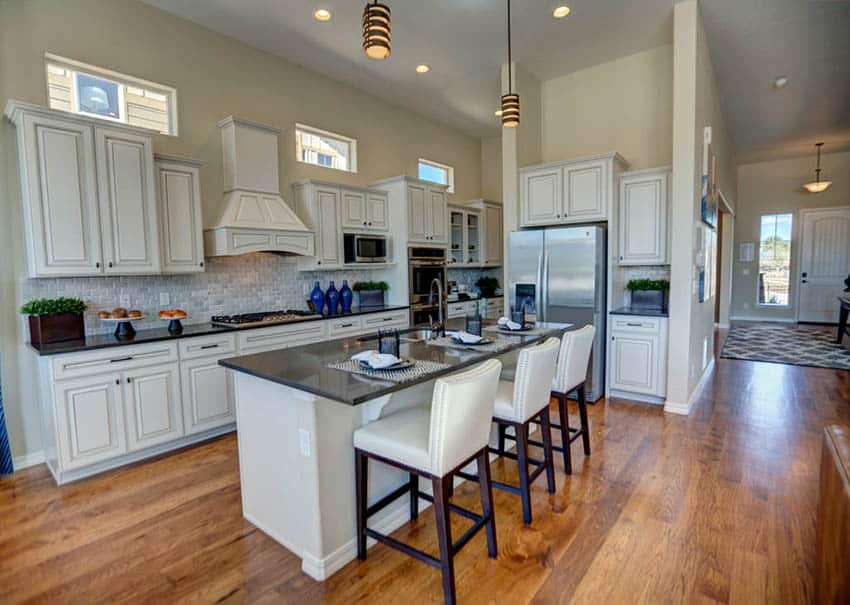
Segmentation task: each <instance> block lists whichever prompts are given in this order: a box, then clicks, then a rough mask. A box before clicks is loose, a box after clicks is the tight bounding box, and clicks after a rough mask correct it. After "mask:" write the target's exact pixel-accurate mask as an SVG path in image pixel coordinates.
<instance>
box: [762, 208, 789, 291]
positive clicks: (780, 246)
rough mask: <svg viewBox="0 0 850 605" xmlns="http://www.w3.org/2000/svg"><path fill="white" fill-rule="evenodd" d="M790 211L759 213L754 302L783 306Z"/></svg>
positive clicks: (787, 262) (786, 279)
mask: <svg viewBox="0 0 850 605" xmlns="http://www.w3.org/2000/svg"><path fill="white" fill-rule="evenodd" d="M791 221H792V216H791V215H790V214H763V215H762V217H761V233H760V237H759V240H760V241H759V275H758V302H759V304H760V305H769V306H787V305H788V304H789V299H788V289H789V286H790V284H791Z"/></svg>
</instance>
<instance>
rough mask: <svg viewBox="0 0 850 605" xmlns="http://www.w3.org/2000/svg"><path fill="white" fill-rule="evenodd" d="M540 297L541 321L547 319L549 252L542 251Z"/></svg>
mask: <svg viewBox="0 0 850 605" xmlns="http://www.w3.org/2000/svg"><path fill="white" fill-rule="evenodd" d="M540 298H541V301H540V302H541V310H542V311H543V321H547V320H548V318H547V317H546V316H547V315H548V313H549V253H548V252H544V253H543V280H542V281H541V282H540Z"/></svg>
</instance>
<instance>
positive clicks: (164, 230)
mask: <svg viewBox="0 0 850 605" xmlns="http://www.w3.org/2000/svg"><path fill="white" fill-rule="evenodd" d="M157 172H158V174H159V178H158V184H159V218H160V235H161V237H162V270H163V271H164V272H167V273H191V272H196V271H203V270H204V265H203V261H204V241H203V226H204V225H203V220H202V218H201V196H200V185H199V182H198V169H197V168H194V167H183V166H180V165H177V164H165V163H161V164H157Z"/></svg>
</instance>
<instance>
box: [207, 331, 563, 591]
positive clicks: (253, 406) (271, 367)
mask: <svg viewBox="0 0 850 605" xmlns="http://www.w3.org/2000/svg"><path fill="white" fill-rule="evenodd" d="M570 327H571V326H569V325H566V324H538V328H539V329H536V330H535V331H534V332H532V333H526V334H511V335H510V336H508V337H507V338H510V339H511V341H513V342H512V343H511V344H510V346H506V347H505V348H502V349H500V350H498V351H484V350H480V349H477V350H469V349H450V348H447V347H440V346H435V345H433V344H429V343H428V342H427V341H421V340H417V341H414V342H405V341H402V343H401V349H400V356H401V357H403V358H408V359H413V360H417V361H430V362H435V363H436V364H444V367H443V368H442V369H439V370H435V371H433V372H428V373H426V374H424V375H423V376H420V377H417V378H415V379H413V380H410V381H407V382H401V383H395V382H391V381H388V380H378V379H374V378H371V377H366V376H363V375H360V374H353V373H349V372H345V371H341V370H338V369H333V368H329V367H328V365H329V364H333V363H337V362H341V361H345V360H347V359H349V358H350V357H351V356H352V355H354V354H356V353H358V352H360V351H363V350H369V349H374V348H376V346H377V342H376V341H374V340H365V339H363V338H347V339H339V340H334V341H329V342H320V343H314V344H309V345H304V346H300V347H293V348H289V349H281V350H276V351H269V352H265V353H258V354H254V355H246V356H242V357H236V358H231V359H225V360H222V361H221V362H220V363H221V365H223V366H224V367H226V368H228V369H230V370H232V377H233V382H234V390H235V394H236V427H237V439H238V445H239V473H240V482H241V491H242V511H243V515H244V517H245V518H246V519H247V520H248V521H250V522H251V523H252V524H254V525H255V526H256V527H258V528H259V529H260V530H262V531H263V532H264V533H266V534H268V535H269V536H271V537H272V538H273V539H275V540H276V541H277V542H279V543H280V544H282V545H283V546H285V547H286V548H287V549H288V550H290V551H292V552H293V553H295V554H296V555H298V556H300V557H301V559H302V570H303V571H304V572H305V573H306V574H307V575H309V576H311V577H312V578H315V579H316V580H324V579H326V578H327V577H329V576H330V575H332V574H333V573H335V572H336V571H337V570H339V569H340V568H342V567H343V566H344V565H345V564H346V563H348V562H349V561H351V560H353V559H355V558H356V555H357V549H356V542H355V525H356V524H355V498H354V449H353V445H352V440H353V433H354V431H355V430H356V429H357V428H359V427H360V426H363V425H364V424H367V423H369V422H372V421H374V420H377V419H378V418H380V417H381V416H383V415H385V414H390V413H393V412H394V411H399V410H402V409H407V408H409V407H413V406H417V405H423V406H430V403H431V393H432V391H433V384H434V380H436V379H437V378H439V377H440V376H444V375H448V374H451V373H454V372H458V371H461V370H463V369H465V368H469V367H471V366H473V365H476V364H478V363H481V362H482V361H485V360H486V359H490V358H493V357H502V356H506V355H510V354H511V353H515V352H517V351H518V350H519V349H521V348H523V347H526V346H529V345H532V344H535V343H537V342H540V341H542V340H544V339H546V338H548V337H550V336H559V335H560V334H561V333H563V332H564V331H565V330H567V329H569V328H570ZM406 481H407V475H406V474H405V473H403V472H401V471H398V470H396V469H393V468H390V467H388V466H385V465H381V464H380V463H376V464H375V465H374V472H370V477H369V494H370V504H371V503H372V502H376V501H378V500H379V499H381V498H382V497H384V496H385V495H387V494H389V493H390V492H392V491H393V490H394V489H396V488H397V487H398V486H399V485H401V484H402V483H404V482H406ZM422 489H423V491H428V488H427V487H426V486H425V485H424V483H423V485H422ZM427 506H429V503H427V502H425V501H420V508H421V509H424V508H426V507H427ZM409 515H410V512H409V507H408V505H407V502H406V501H403V500H399V501H398V502H396V503H394V505H393V506H389V507H387V508H386V509H384V510H383V511H381V513H379V514H377V515H375V517H373V519H372V520H371V521H370V526H372V527H374V528H375V529H376V530H378V531H380V532H382V533H390V532H392V531H393V530H395V529H397V528H398V527H399V526H401V525H402V524H403V523H405V522H407V521H408V520H409V518H410V516H409ZM370 543H371V542H370Z"/></svg>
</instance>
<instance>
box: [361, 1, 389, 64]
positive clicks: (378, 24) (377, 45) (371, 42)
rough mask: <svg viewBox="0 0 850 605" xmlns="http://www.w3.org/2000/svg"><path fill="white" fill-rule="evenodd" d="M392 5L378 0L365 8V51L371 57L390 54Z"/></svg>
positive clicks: (381, 57)
mask: <svg viewBox="0 0 850 605" xmlns="http://www.w3.org/2000/svg"><path fill="white" fill-rule="evenodd" d="M390 51H391V49H390V7H389V6H386V5H384V4H379V3H378V1H377V0H375V1H374V2H372V3H371V4H370V3H369V2H367V3H366V8H364V9H363V52H364V53H366V56H367V57H369V58H370V59H377V60H383V59H386V58H388V57H389V56H390Z"/></svg>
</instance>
